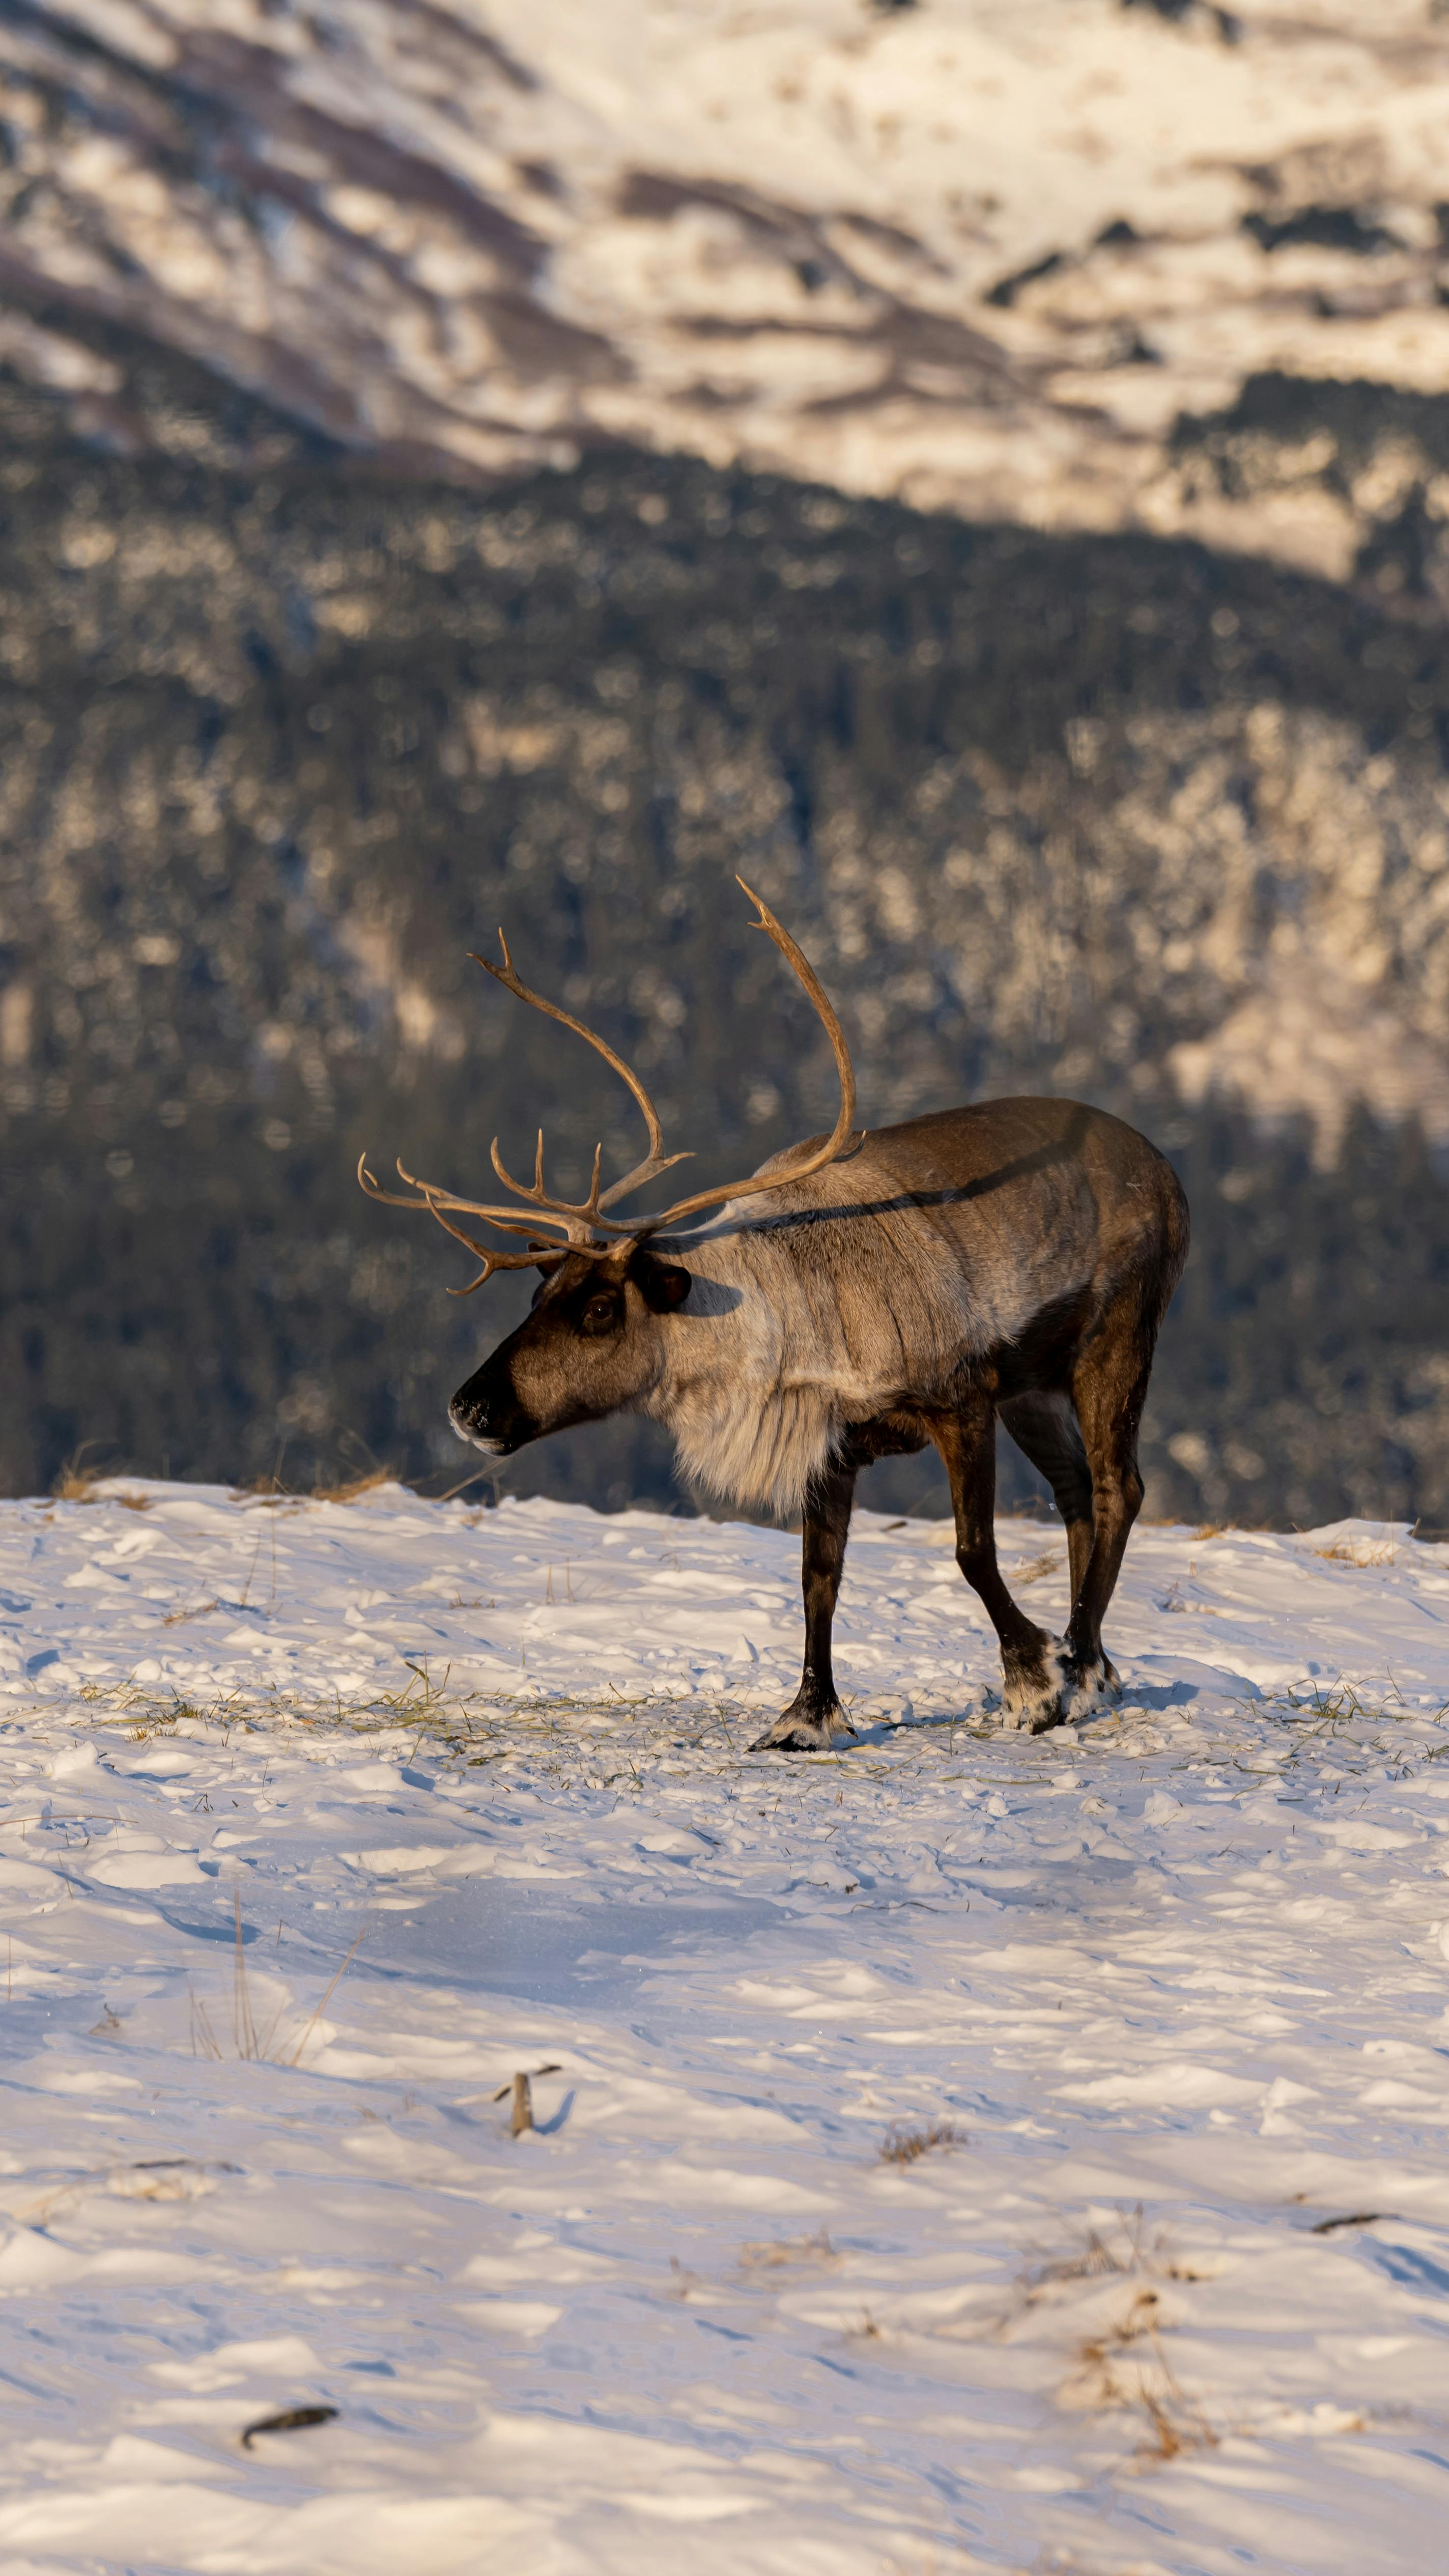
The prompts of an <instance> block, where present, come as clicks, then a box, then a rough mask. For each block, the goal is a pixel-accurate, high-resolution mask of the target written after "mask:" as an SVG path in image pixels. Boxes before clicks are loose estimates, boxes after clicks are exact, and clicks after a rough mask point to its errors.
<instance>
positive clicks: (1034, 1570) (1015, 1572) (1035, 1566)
mask: <svg viewBox="0 0 1449 2576" xmlns="http://www.w3.org/2000/svg"><path fill="white" fill-rule="evenodd" d="M1066 1561H1067V1560H1066V1558H1065V1556H1064V1555H1063V1554H1062V1551H1061V1549H1060V1548H1058V1547H1047V1548H1043V1550H1042V1552H1041V1555H1040V1556H1029V1557H1027V1558H1026V1559H1025V1560H1024V1562H1023V1563H1022V1564H1020V1565H1013V1566H1009V1567H1008V1568H1007V1572H1008V1573H1009V1575H1010V1577H1011V1580H1012V1582H1013V1583H1040V1581H1041V1580H1042V1577H1043V1575H1047V1574H1060V1572H1061V1570H1062V1567H1063V1566H1064V1565H1065V1564H1066Z"/></svg>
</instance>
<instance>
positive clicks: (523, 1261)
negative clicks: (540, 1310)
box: [433, 1207, 609, 1297]
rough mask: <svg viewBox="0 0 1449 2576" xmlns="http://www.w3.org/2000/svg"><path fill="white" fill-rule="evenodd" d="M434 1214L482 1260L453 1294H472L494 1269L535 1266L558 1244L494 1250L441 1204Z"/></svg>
mask: <svg viewBox="0 0 1449 2576" xmlns="http://www.w3.org/2000/svg"><path fill="white" fill-rule="evenodd" d="M433 1214H434V1216H435V1217H436V1218H437V1220H438V1223H439V1225H440V1226H441V1227H442V1228H443V1231H444V1233H445V1234H451V1235H452V1237H453V1239H454V1241H455V1242H456V1243H464V1244H466V1245H467V1247H468V1250H469V1251H470V1252H475V1253H476V1254H477V1256H478V1258H479V1260H480V1261H481V1262H482V1264H483V1267H482V1269H481V1270H480V1271H479V1273H478V1276H477V1278H476V1279H470V1280H469V1281H468V1284H467V1286H466V1287H464V1288H450V1289H449V1290H448V1294H449V1296H450V1297H471V1296H472V1294H473V1292H474V1290H475V1288H481V1287H483V1286H484V1285H485V1283H486V1282H487V1281H488V1280H490V1279H491V1278H492V1276H493V1273H494V1271H495V1270H532V1269H533V1268H534V1267H535V1265H536V1263H537V1260H538V1256H539V1254H540V1253H541V1252H549V1251H552V1250H553V1249H554V1248H555V1247H554V1246H552V1245H550V1244H544V1243H534V1244H531V1245H530V1246H529V1249H528V1251H527V1252H495V1251H494V1250H493V1248H492V1246H491V1245H490V1244H486V1243H480V1242H479V1241H478V1238H477V1236H476V1235H472V1234H467V1233H465V1232H464V1229H463V1228H462V1226H461V1225H452V1224H450V1223H449V1221H448V1219H447V1217H445V1216H444V1214H443V1211H442V1209H441V1208H440V1207H434V1208H433ZM507 1231H508V1233H510V1234H526V1233H527V1232H528V1228H527V1227H526V1226H522V1225H512V1226H509V1227H508V1228H507ZM558 1249H560V1250H561V1249H562V1246H559V1247H558ZM571 1249H577V1250H579V1251H587V1250H589V1249H591V1247H589V1246H587V1245H583V1244H581V1245H578V1246H577V1247H571ZM608 1249H609V1247H608V1246H607V1245H605V1244H600V1245H599V1246H598V1247H597V1250H598V1251H600V1252H603V1251H607V1250H608Z"/></svg>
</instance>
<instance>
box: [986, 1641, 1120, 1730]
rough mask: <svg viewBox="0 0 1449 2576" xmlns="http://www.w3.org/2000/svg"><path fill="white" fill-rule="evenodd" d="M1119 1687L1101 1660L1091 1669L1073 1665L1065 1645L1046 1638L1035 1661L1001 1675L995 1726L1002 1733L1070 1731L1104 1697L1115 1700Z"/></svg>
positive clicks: (1114, 1673) (1112, 1669) (1113, 1670)
mask: <svg viewBox="0 0 1449 2576" xmlns="http://www.w3.org/2000/svg"><path fill="white" fill-rule="evenodd" d="M1121 1688H1122V1684H1121V1680H1120V1678H1119V1676H1118V1673H1117V1670H1116V1667H1115V1666H1114V1665H1112V1664H1109V1663H1108V1661H1107V1658H1106V1656H1105V1655H1102V1656H1100V1657H1099V1658H1098V1660H1097V1662H1096V1663H1094V1664H1090V1665H1088V1664H1079V1663H1076V1662H1074V1661H1073V1658H1072V1656H1071V1654H1070V1652H1069V1651H1068V1648H1067V1646H1066V1643H1065V1641H1064V1640H1063V1639H1062V1638H1060V1637H1049V1638H1048V1639H1047V1642H1046V1647H1045V1650H1044V1652H1043V1654H1042V1655H1041V1658H1040V1660H1039V1661H1038V1662H1037V1663H1035V1664H1027V1665H1018V1666H1017V1667H1016V1668H1015V1670H1009V1671H1008V1672H1007V1675H1006V1688H1005V1691H1004V1692H1003V1694H1002V1708H1001V1724H1002V1728H1003V1731H1004V1732H1006V1733H1010V1732H1012V1731H1013V1730H1014V1729H1020V1730H1022V1731H1023V1732H1025V1733H1026V1734H1028V1735H1044V1734H1045V1733H1046V1731H1047V1729H1048V1728H1049V1727H1052V1726H1074V1725H1076V1724H1077V1722H1078V1721H1079V1720H1080V1719H1082V1718H1086V1717H1091V1716H1092V1715H1093V1713H1094V1711H1095V1710H1096V1709H1097V1708H1099V1707H1100V1705H1101V1703H1102V1701H1103V1700H1104V1699H1107V1698H1114V1699H1115V1698H1116V1697H1117V1695H1118V1693H1119V1692H1120V1691H1121Z"/></svg>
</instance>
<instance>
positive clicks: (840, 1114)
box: [635, 876, 855, 1234]
mask: <svg viewBox="0 0 1449 2576" xmlns="http://www.w3.org/2000/svg"><path fill="white" fill-rule="evenodd" d="M735 883H736V885H737V886H742V887H743V888H744V891H745V893H746V894H747V895H748V896H749V898H750V901H751V903H752V904H753V905H754V906H755V909H756V911H757V912H758V913H759V916H760V917H759V920H758V921H757V922H756V923H755V925H754V926H755V928H756V930H764V931H768V933H769V935H770V937H771V938H772V939H773V941H774V943H775V946H776V947H777V948H778V949H779V951H780V954H781V956H782V957H783V958H785V959H786V961H787V963H788V964H789V965H791V966H793V968H794V970H795V972H796V974H797V975H798V976H799V978H800V981H801V983H802V984H803V985H804V987H805V990H806V992H807V993H808V994H809V996H810V999H811V1001H812V1002H813V1003H814V1005H815V1008H816V1010H817V1012H818V1013H819V1015H820V1020H821V1023H822V1025H823V1027H824V1030H825V1034H826V1036H827V1037H828V1038H829V1040H830V1044H831V1047H832V1049H833V1051H834V1055H835V1070H836V1072H837V1074H838V1075H839V1077H840V1107H839V1109H838V1110H837V1112H836V1117H835V1124H834V1126H833V1127H832V1128H831V1131H830V1133H829V1135H828V1136H827V1137H826V1139H825V1142H824V1144H823V1145H818V1146H817V1147H816V1149H815V1151H814V1153H813V1154H808V1155H807V1156H806V1158H805V1160H804V1162H803V1163H791V1164H790V1166H789V1167H788V1169H787V1170H785V1171H783V1172H757V1173H755V1174H754V1176H753V1177H752V1178H751V1179H750V1180H747V1181H722V1182H720V1184H719V1185H718V1187H717V1188H715V1189H712V1190H696V1192H695V1194H694V1196H693V1198H689V1199H676V1201H675V1203H674V1205H673V1207H668V1208H665V1210H664V1212H663V1214H662V1215H661V1216H649V1217H643V1218H641V1219H640V1221H639V1224H638V1226H637V1227H636V1229H635V1231H636V1232H638V1233H640V1234H658V1233H660V1232H661V1231H662V1229H663V1228H664V1227H665V1226H667V1225H678V1224H679V1222H680V1220H681V1218H683V1217H687V1216H697V1215H698V1214H699V1212H700V1210H701V1208H707V1207H720V1206H722V1205H723V1203H724V1201H725V1200H726V1199H743V1198H753V1197H755V1196H757V1195H758V1194H759V1193H760V1192H761V1191H763V1190H782V1189H784V1187H785V1186H786V1184H787V1182H790V1181H806V1180H808V1179H809V1178H810V1175H811V1173H812V1172H822V1171H823V1170H824V1169H825V1166H826V1164H827V1163H834V1162H836V1161H838V1159H839V1157H840V1156H841V1154H843V1152H844V1151H845V1148H846V1146H847V1145H848V1144H849V1142H850V1132H851V1127H852V1124H853V1122H854V1119H855V1069H854V1067H853V1065H852V1064H851V1061H850V1049H849V1048H848V1046H847V1045H846V1043H845V1031H844V1030H843V1029H842V1027H841V1025H840V1022H839V1021H838V1019H837V1018H836V1016H835V1013H834V1011H833V1010H832V1008H831V1005H830V999H829V996H828V994H827V993H826V991H825V987H824V985H823V984H822V983H821V981H820V978H819V976H818V975H817V974H816V972H815V969H814V967H813V966H812V965H811V963H810V961H809V959H808V958H807V957H805V956H804V955H803V954H802V953H801V951H800V950H799V949H798V948H797V947H796V945H795V942H794V940H793V939H792V938H791V936H790V933H789V931H788V930H786V929H784V928H782V926H781V924H780V923H779V922H778V921H777V920H776V919H775V916H774V914H773V913H772V911H771V910H770V907H769V905H768V904H767V903H766V902H765V901H764V899H763V897H762V896H760V895H757V894H756V892H755V890H754V887H753V886H747V885H745V881H744V878H743V877H739V876H737V877H736V879H735Z"/></svg>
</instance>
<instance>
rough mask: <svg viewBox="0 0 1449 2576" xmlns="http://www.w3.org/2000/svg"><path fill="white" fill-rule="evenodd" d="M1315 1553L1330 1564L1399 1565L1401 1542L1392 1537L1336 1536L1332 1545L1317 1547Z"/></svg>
mask: <svg viewBox="0 0 1449 2576" xmlns="http://www.w3.org/2000/svg"><path fill="white" fill-rule="evenodd" d="M1313 1553H1314V1555H1315V1556H1321V1557H1324V1558H1326V1559H1327V1561H1328V1563H1329V1564H1330V1565H1397V1564H1398V1561H1399V1543H1398V1540H1397V1539H1392V1538H1336V1539H1335V1540H1334V1542H1333V1545H1332V1547H1316V1548H1315V1549H1314V1551H1313Z"/></svg>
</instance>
